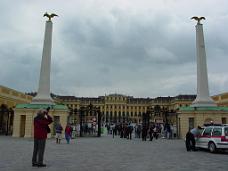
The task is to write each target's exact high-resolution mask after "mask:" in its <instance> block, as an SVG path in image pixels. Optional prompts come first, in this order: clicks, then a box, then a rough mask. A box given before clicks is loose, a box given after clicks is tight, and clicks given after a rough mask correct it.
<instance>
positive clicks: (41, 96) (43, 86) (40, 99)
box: [31, 12, 58, 104]
mask: <svg viewBox="0 0 228 171" xmlns="http://www.w3.org/2000/svg"><path fill="white" fill-rule="evenodd" d="M43 16H44V17H48V20H47V21H46V24H45V33H44V45H43V54H42V61H41V69H40V80H39V87H38V91H37V95H36V96H35V97H34V98H33V99H32V102H31V103H32V104H54V100H53V99H52V98H51V95H50V73H51V47H52V21H51V19H52V18H53V17H55V16H58V15H56V14H54V13H52V14H48V13H47V12H46V13H45V14H44V15H43Z"/></svg>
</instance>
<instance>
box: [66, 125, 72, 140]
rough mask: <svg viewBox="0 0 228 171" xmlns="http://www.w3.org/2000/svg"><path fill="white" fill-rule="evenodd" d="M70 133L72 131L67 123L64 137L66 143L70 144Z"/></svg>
mask: <svg viewBox="0 0 228 171" xmlns="http://www.w3.org/2000/svg"><path fill="white" fill-rule="evenodd" d="M71 133H72V129H71V126H70V124H67V126H66V128H65V138H66V141H67V144H70V139H71Z"/></svg>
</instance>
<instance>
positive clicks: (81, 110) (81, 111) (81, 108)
mask: <svg viewBox="0 0 228 171" xmlns="http://www.w3.org/2000/svg"><path fill="white" fill-rule="evenodd" d="M84 112H85V107H84V106H82V107H80V110H79V115H80V137H82V131H83V129H82V123H83V122H82V120H83V119H84Z"/></svg>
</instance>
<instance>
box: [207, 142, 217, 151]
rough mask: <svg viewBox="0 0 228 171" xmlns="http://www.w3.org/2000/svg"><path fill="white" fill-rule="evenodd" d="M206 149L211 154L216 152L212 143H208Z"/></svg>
mask: <svg viewBox="0 0 228 171" xmlns="http://www.w3.org/2000/svg"><path fill="white" fill-rule="evenodd" d="M208 149H209V151H210V152H211V153H214V152H215V151H216V146H215V144H214V143H213V142H210V143H209V144H208Z"/></svg>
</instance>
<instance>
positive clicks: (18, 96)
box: [0, 86, 228, 137]
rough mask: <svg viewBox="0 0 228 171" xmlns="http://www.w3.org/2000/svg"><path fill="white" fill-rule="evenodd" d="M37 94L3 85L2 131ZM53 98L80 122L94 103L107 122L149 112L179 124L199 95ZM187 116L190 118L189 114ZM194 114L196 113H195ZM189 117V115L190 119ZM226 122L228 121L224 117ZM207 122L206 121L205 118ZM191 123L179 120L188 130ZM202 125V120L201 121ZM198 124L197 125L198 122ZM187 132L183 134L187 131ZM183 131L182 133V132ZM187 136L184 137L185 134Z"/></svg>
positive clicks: (226, 102)
mask: <svg viewBox="0 0 228 171" xmlns="http://www.w3.org/2000/svg"><path fill="white" fill-rule="evenodd" d="M34 95H35V94H32V93H30V95H29V94H25V93H22V92H18V91H16V90H13V89H10V88H7V87H4V86H0V106H1V108H0V134H12V125H13V117H14V107H15V106H16V105H17V104H22V103H23V104H25V103H30V102H31V100H32V98H33V96H34ZM52 98H53V99H54V100H55V103H56V104H64V105H66V106H67V107H68V109H69V117H68V122H70V123H71V124H78V123H79V121H80V119H79V113H80V112H79V111H80V108H81V107H87V106H89V105H91V104H92V105H93V106H95V107H97V108H99V110H100V112H101V116H102V118H101V119H102V121H103V123H112V122H114V123H116V122H134V123H141V122H142V115H143V114H144V113H147V112H148V113H149V115H150V122H155V123H164V122H168V123H170V124H172V125H174V126H176V127H177V124H178V122H181V121H178V119H179V118H178V111H179V109H180V108H181V107H188V106H190V105H191V103H192V101H193V100H194V99H195V95H178V96H174V97H170V96H168V97H156V98H135V97H133V96H125V95H121V94H109V95H105V96H99V97H75V96H58V95H53V96H52ZM212 98H213V100H214V101H215V102H216V103H217V105H218V106H228V93H223V94H219V95H216V96H212ZM85 115H86V116H85V117H86V119H87V121H92V119H93V117H94V116H93V114H92V113H85ZM186 117H188V116H187V115H186ZM191 117H192V116H191ZM187 119H188V118H187ZM222 119H223V121H221V122H223V123H226V122H227V120H228V117H227V118H224V116H223V118H222ZM202 123H203V121H202ZM189 124H190V123H179V125H182V127H186V128H184V129H182V128H179V129H180V130H181V129H182V130H184V131H185V129H187V127H189V126H188V125H189ZM197 124H198V123H197ZM194 126H196V125H194ZM184 131H183V133H182V134H184ZM180 134H181V133H180ZM182 137H183V136H182Z"/></svg>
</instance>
